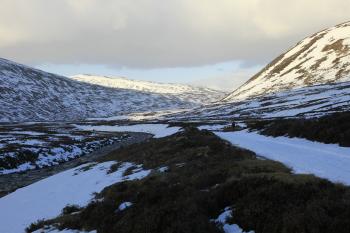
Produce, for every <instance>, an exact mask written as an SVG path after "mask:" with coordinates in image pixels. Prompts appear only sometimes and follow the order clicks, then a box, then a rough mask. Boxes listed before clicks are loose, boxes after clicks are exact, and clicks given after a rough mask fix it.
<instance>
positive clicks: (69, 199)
mask: <svg viewBox="0 0 350 233" xmlns="http://www.w3.org/2000/svg"><path fill="white" fill-rule="evenodd" d="M113 164H115V162H104V163H100V164H84V165H81V166H79V167H76V168H73V169H70V170H67V171H64V172H61V173H58V174H56V175H53V176H50V177H48V178H46V179H44V180H41V181H39V182H36V183H34V184H31V185H29V186H26V187H24V188H21V189H18V190H16V191H15V192H13V193H11V194H9V195H7V196H5V197H2V198H0V219H1V224H0V232H1V233H22V232H24V229H25V228H26V227H28V226H29V225H30V224H31V223H33V222H36V221H38V220H42V219H50V218H53V217H56V216H57V215H59V214H60V213H61V210H62V209H63V208H64V207H65V206H67V205H78V206H85V205H87V204H88V203H89V202H90V201H91V199H92V198H93V197H94V193H95V192H100V191H102V189H103V188H105V187H107V186H110V185H112V184H114V183H117V182H122V181H125V180H136V179H142V178H144V177H146V176H147V175H148V174H149V173H150V170H143V169H142V166H141V165H140V166H138V165H135V164H132V163H121V166H120V167H119V168H118V170H117V171H115V172H112V173H109V172H108V171H109V170H110V167H111V166H112V165H113ZM133 165H135V166H137V167H138V169H137V170H133V173H132V174H130V175H127V176H126V175H124V172H125V171H126V170H127V169H128V168H131V167H132V166H133Z"/></svg>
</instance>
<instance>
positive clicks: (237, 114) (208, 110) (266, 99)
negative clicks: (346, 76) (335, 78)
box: [164, 81, 350, 121]
mask: <svg viewBox="0 0 350 233" xmlns="http://www.w3.org/2000/svg"><path fill="white" fill-rule="evenodd" d="M349 93H350V82H349V81H348V82H341V83H332V84H322V85H314V86H309V87H302V88H296V89H291V90H286V91H280V92H278V93H270V94H266V95H263V96H258V97H256V98H248V99H242V100H235V101H230V102H223V103H216V104H212V105H207V106H203V107H201V108H197V109H194V110H190V111H185V112H182V113H181V114H170V115H167V116H164V118H165V119H169V120H176V121H179V120H180V121H182V120H195V121H197V120H199V121H201V120H203V121H206V120H215V121H217V120H223V121H227V120H228V121H232V120H233V119H235V120H240V119H241V120H249V119H269V118H290V117H292V118H298V117H302V118H304V117H306V118H309V117H320V116H324V115H327V114H331V113H334V112H344V111H350V94H349Z"/></svg>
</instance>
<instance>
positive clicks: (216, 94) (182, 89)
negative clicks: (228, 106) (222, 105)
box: [71, 74, 224, 105]
mask: <svg viewBox="0 0 350 233" xmlns="http://www.w3.org/2000/svg"><path fill="white" fill-rule="evenodd" d="M71 78H72V79H74V80H76V81H80V82H85V83H90V84H95V85H99V86H104V87H110V88H122V89H130V90H136V91H142V92H146V93H157V94H161V95H169V96H176V97H177V98H180V99H181V100H183V101H185V102H193V103H196V104H200V105H201V104H203V103H211V102H215V101H218V100H220V98H222V97H223V96H224V93H223V92H221V91H217V90H213V89H209V88H201V87H193V86H190V85H182V84H167V83H156V82H147V81H139V80H131V79H126V78H122V77H107V76H95V75H86V74H79V75H75V76H72V77H71Z"/></svg>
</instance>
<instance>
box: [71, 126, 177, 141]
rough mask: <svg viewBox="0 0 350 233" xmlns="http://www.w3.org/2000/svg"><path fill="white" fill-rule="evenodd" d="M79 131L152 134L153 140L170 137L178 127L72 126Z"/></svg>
mask: <svg viewBox="0 0 350 233" xmlns="http://www.w3.org/2000/svg"><path fill="white" fill-rule="evenodd" d="M74 126H75V127H77V128H78V129H80V130H88V131H92V130H94V131H104V132H143V133H150V134H153V135H154V137H155V138H160V137H165V136H168V135H172V134H174V133H176V132H178V131H179V130H180V127H169V125H167V124H137V125H74Z"/></svg>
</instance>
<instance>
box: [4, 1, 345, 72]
mask: <svg viewBox="0 0 350 233" xmlns="http://www.w3.org/2000/svg"><path fill="white" fill-rule="evenodd" d="M349 12H350V4H349V3H348V0H294V1H290V0H173V1H170V0H169V1H165V0H128V1H125V0H104V1H101V0H50V1H47V0H26V1H24V0H1V8H0V56H1V57H5V58H10V59H13V60H16V61H19V62H24V63H27V64H40V63H58V64H62V63H66V64H74V63H85V64H86V63H91V64H107V65H110V66H129V67H137V68H151V67H152V68H160V67H178V66H200V65H205V64H214V63H218V62H223V61H228V60H245V61H249V62H250V63H252V64H259V63H265V62H267V61H269V60H271V59H272V58H273V57H274V56H276V55H278V54H279V53H280V52H282V51H284V50H286V49H287V47H290V46H292V45H293V44H295V43H296V42H298V40H300V39H302V38H303V37H305V36H308V35H309V34H313V33H314V32H316V31H318V30H320V29H323V28H325V27H329V26H332V25H334V24H337V23H340V22H342V21H346V20H348V19H349V18H348V17H349V14H348V13H349Z"/></svg>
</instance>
